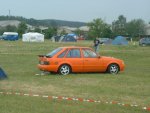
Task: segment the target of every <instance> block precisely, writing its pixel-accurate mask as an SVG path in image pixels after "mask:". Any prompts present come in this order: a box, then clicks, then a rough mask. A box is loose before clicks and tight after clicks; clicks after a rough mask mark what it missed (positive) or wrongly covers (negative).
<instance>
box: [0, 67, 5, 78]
mask: <svg viewBox="0 0 150 113" xmlns="http://www.w3.org/2000/svg"><path fill="white" fill-rule="evenodd" d="M6 78H7V75H6V74H5V72H4V71H3V69H2V68H1V67H0V79H6Z"/></svg>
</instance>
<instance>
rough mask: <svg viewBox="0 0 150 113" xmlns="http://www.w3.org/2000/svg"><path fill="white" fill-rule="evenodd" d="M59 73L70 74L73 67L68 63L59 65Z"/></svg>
mask: <svg viewBox="0 0 150 113" xmlns="http://www.w3.org/2000/svg"><path fill="white" fill-rule="evenodd" d="M58 71H59V74H61V75H68V74H69V73H70V72H71V67H70V66H69V65H67V64H63V65H61V66H60V67H59V70H58Z"/></svg>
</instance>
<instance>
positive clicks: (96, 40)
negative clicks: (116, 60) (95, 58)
mask: <svg viewBox="0 0 150 113" xmlns="http://www.w3.org/2000/svg"><path fill="white" fill-rule="evenodd" d="M99 45H100V41H99V39H98V38H95V40H94V50H95V52H96V53H98V52H99Z"/></svg>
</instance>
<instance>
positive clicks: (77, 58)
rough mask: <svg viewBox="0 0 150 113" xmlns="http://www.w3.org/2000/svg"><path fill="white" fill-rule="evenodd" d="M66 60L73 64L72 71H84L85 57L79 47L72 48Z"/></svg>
mask: <svg viewBox="0 0 150 113" xmlns="http://www.w3.org/2000/svg"><path fill="white" fill-rule="evenodd" d="M65 61H66V62H67V63H69V64H70V65H71V68H72V72H83V58H82V57H81V52H80V49H79V48H71V49H70V50H69V51H68V53H67V55H66V57H65Z"/></svg>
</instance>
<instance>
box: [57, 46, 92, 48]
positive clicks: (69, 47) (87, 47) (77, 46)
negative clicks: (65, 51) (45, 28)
mask: <svg viewBox="0 0 150 113" xmlns="http://www.w3.org/2000/svg"><path fill="white" fill-rule="evenodd" d="M60 48H70V49H72V48H83V49H85V48H86V49H91V48H90V47H80V46H65V47H60Z"/></svg>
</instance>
